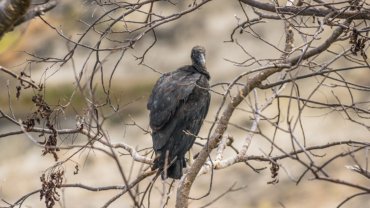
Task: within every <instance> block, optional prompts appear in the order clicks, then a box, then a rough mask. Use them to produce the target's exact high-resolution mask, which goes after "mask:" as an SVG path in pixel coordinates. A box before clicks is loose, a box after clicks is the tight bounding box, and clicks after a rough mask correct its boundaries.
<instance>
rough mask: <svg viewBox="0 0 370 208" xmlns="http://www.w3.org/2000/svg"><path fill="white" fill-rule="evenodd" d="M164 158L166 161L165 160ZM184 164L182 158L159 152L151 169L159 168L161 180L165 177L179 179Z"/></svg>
mask: <svg viewBox="0 0 370 208" xmlns="http://www.w3.org/2000/svg"><path fill="white" fill-rule="evenodd" d="M166 159H167V161H168V162H166ZM184 164H185V159H184V158H178V157H177V156H175V157H174V158H172V157H165V156H164V155H163V154H160V155H159V157H157V158H155V159H154V165H153V167H152V170H155V169H159V171H160V172H161V177H162V179H163V180H164V179H166V178H173V179H180V178H181V176H182V168H183V167H185V166H184Z"/></svg>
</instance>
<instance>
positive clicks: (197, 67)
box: [193, 62, 211, 79]
mask: <svg viewBox="0 0 370 208" xmlns="http://www.w3.org/2000/svg"><path fill="white" fill-rule="evenodd" d="M193 67H194V68H195V70H197V72H199V73H201V74H203V75H204V76H206V77H207V79H210V77H211V76H210V75H209V73H208V71H207V68H206V66H205V65H203V64H197V63H195V62H193Z"/></svg>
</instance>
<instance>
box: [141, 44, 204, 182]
mask: <svg viewBox="0 0 370 208" xmlns="http://www.w3.org/2000/svg"><path fill="white" fill-rule="evenodd" d="M205 56H206V54H205V49H204V48H203V47H201V46H195V47H194V48H193V49H192V51H191V60H192V65H187V66H183V67H181V68H179V69H177V70H175V71H172V72H169V73H166V74H163V75H162V76H161V77H160V78H159V80H158V81H157V83H156V84H155V86H154V88H153V91H152V94H151V95H150V97H149V101H148V105H147V108H148V110H150V127H151V128H152V140H153V149H154V151H155V155H156V157H155V159H154V165H153V167H152V169H153V170H155V169H159V171H161V172H162V179H165V178H167V177H169V178H173V179H180V178H181V176H182V169H183V168H184V167H186V161H185V154H186V152H187V151H188V150H189V149H190V148H191V147H192V146H193V143H194V141H195V137H196V136H197V134H198V133H199V130H200V127H201V126H202V123H203V120H204V118H205V117H206V115H207V112H208V107H209V102H210V98H211V96H210V93H209V91H208V89H209V84H208V80H209V79H210V76H209V73H208V72H207V69H206V61H205Z"/></svg>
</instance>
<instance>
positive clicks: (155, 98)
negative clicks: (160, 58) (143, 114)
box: [147, 69, 201, 131]
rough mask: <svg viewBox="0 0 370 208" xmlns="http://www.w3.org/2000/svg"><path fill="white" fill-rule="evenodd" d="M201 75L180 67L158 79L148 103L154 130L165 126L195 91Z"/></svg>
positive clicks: (151, 125)
mask: <svg viewBox="0 0 370 208" xmlns="http://www.w3.org/2000/svg"><path fill="white" fill-rule="evenodd" d="M200 76H201V75H200V74H189V72H187V71H184V70H180V69H179V70H176V71H174V72H171V73H167V74H164V75H163V76H162V77H161V78H160V79H159V80H158V81H157V83H156V84H155V86H154V88H153V91H152V94H151V96H150V98H149V101H148V105H147V108H148V109H149V110H150V127H151V128H152V129H153V130H154V131H155V130H159V129H161V128H162V127H164V126H165V125H166V124H167V122H168V121H169V120H170V119H171V118H172V117H173V115H174V114H175V112H176V110H177V109H178V108H179V106H180V105H181V103H183V102H185V101H186V100H187V98H188V97H189V95H190V94H191V92H192V91H193V89H194V87H195V86H196V81H197V80H198V79H199V77H200Z"/></svg>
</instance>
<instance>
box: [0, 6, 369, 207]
mask: <svg viewBox="0 0 370 208" xmlns="http://www.w3.org/2000/svg"><path fill="white" fill-rule="evenodd" d="M189 2H190V1H184V3H183V5H182V6H180V8H186V7H187V6H188V4H189ZM282 2H283V1H282ZM34 3H36V2H34ZM176 3H178V4H181V3H180V1H177V2H176ZM162 6H163V14H165V13H166V12H167V11H170V10H171V9H172V10H173V9H175V7H171V6H169V5H168V4H163V5H162ZM98 9H99V7H98V5H97V4H96V2H94V1H72V0H65V1H60V2H59V4H58V6H57V7H56V8H55V9H53V10H52V11H50V12H48V13H47V14H45V15H44V16H43V18H44V19H45V20H47V21H48V22H49V23H50V24H52V25H53V26H54V27H56V29H57V30H58V31H60V32H61V33H62V34H64V35H65V36H66V37H70V36H73V39H76V37H78V35H79V33H81V31H83V29H85V28H84V27H86V26H84V25H83V24H82V22H83V21H86V22H91V21H92V20H93V19H95V18H96V16H94V15H96V14H95V13H98ZM247 11H248V10H247ZM130 18H132V19H135V18H142V17H141V16H140V15H138V16H137V17H136V16H130ZM241 18H243V11H242V10H241V8H240V4H239V3H238V2H237V1H227V2H226V1H212V2H211V3H208V4H206V5H204V6H202V7H201V8H200V9H198V10H196V11H194V12H193V13H192V14H189V15H186V16H183V17H182V18H180V19H179V20H177V21H174V22H170V23H168V24H165V25H164V26H163V27H160V29H158V30H156V36H157V42H156V44H155V45H154V47H153V48H151V50H150V51H149V52H148V53H147V54H146V56H145V60H144V63H145V65H147V66H150V67H151V68H153V69H155V70H156V71H159V72H161V73H165V72H168V71H172V70H175V69H177V68H178V67H180V66H183V65H186V64H190V58H189V56H190V50H191V48H192V47H193V46H195V45H203V46H204V47H205V48H206V50H207V68H208V70H209V72H210V74H211V84H215V83H219V82H230V81H231V80H233V79H234V77H236V76H238V75H239V74H241V73H243V72H245V71H247V70H250V68H248V67H238V66H236V65H235V64H234V63H232V62H231V61H229V60H232V61H235V62H243V61H244V60H246V59H248V56H247V55H246V54H245V53H244V51H243V50H242V49H241V48H240V47H239V46H238V45H237V44H236V43H235V42H228V41H229V40H230V34H231V32H232V30H233V29H234V28H235V27H236V26H237V25H238V23H239V22H240V21H241V20H240V19H241ZM254 29H255V31H256V32H257V33H258V34H259V35H260V36H261V38H263V39H265V40H268V41H270V42H272V43H274V44H275V45H276V46H278V47H279V48H281V49H282V48H284V41H285V37H284V25H283V23H282V22H278V21H270V22H268V21H267V22H265V23H264V24H262V25H258V26H256V27H255V28H254ZM236 38H237V41H238V43H240V44H242V45H243V46H244V47H245V48H247V49H248V52H249V53H251V55H252V56H254V57H256V58H258V59H274V58H279V57H280V54H279V53H277V52H276V51H275V50H272V49H271V47H270V46H269V45H268V44H265V43H263V42H261V41H257V40H256V39H255V38H253V37H251V36H250V35H248V34H236ZM84 41H85V42H86V43H89V41H91V42H92V43H93V42H94V41H96V37H94V36H92V37H91V38H86V39H84ZM91 42H90V43H91ZM152 42H153V36H150V35H148V37H147V38H145V39H143V41H140V42H139V43H138V44H137V45H136V46H135V48H134V49H132V50H128V51H127V53H126V54H125V56H124V58H123V59H122V61H121V62H120V63H119V65H118V68H117V71H116V72H115V74H114V77H113V82H112V94H113V96H114V97H115V98H116V100H115V101H116V102H117V103H119V104H120V106H121V110H120V111H119V113H117V114H115V115H113V116H111V118H110V119H109V120H108V121H107V122H106V123H105V129H106V130H107V131H108V134H109V137H110V139H111V140H112V142H122V141H124V142H125V143H128V144H130V145H132V146H133V147H136V148H138V149H142V148H148V147H151V137H150V135H149V134H145V132H143V131H142V130H140V129H139V128H138V127H137V126H135V125H130V124H132V123H133V122H135V123H137V124H138V125H140V126H141V127H143V128H145V129H148V111H147V110H146V102H147V99H148V96H149V95H150V92H151V88H152V87H153V85H154V83H155V81H156V80H157V79H158V78H159V77H160V74H159V73H157V72H155V70H152V69H150V68H149V67H147V66H145V65H143V64H139V63H140V60H138V59H137V57H140V56H141V55H142V54H143V53H144V51H145V49H146V48H147V47H148V46H149V45H150V44H151V43H152ZM341 44H342V45H339V44H337V45H335V46H333V50H338V51H340V50H341V47H342V46H344V47H346V46H348V44H347V45H346V43H341ZM69 48H70V44H68V43H66V41H65V40H64V39H63V38H62V37H61V36H60V35H58V34H57V32H56V31H55V30H53V29H52V28H51V27H49V26H48V25H47V24H45V23H44V21H42V20H41V19H39V18H35V19H33V20H32V21H29V22H27V23H24V24H22V25H21V26H19V27H17V28H15V30H14V31H12V32H10V33H8V34H7V35H6V36H5V37H3V38H2V40H1V41H0V65H1V66H4V67H7V68H8V69H10V70H12V71H14V72H17V73H20V72H21V71H24V70H27V72H29V73H30V75H32V79H34V80H35V81H36V82H42V83H45V84H46V91H45V92H44V96H45V100H46V101H47V102H48V103H49V104H50V105H51V106H56V105H58V104H65V103H67V102H68V101H69V98H70V96H71V94H72V93H73V90H74V88H75V81H76V79H75V73H76V72H75V70H74V69H76V68H77V69H81V68H83V65H84V64H85V61H86V59H87V57H88V56H89V52H88V50H85V49H78V50H76V54H75V55H74V58H73V64H72V63H71V62H69V63H68V64H65V65H62V64H61V63H52V59H50V60H43V61H44V63H41V62H40V63H37V62H32V63H31V64H30V62H28V61H29V60H40V59H38V58H37V57H33V56H31V55H29V54H33V55H37V56H39V57H58V58H62V57H64V56H65V55H66V53H67V51H68V49H69ZM107 55H110V56H111V57H110V58H109V59H108V63H105V64H106V65H105V66H106V70H107V74H109V71H111V70H113V66H114V64H115V61H117V59H119V54H107ZM323 59H325V56H324V58H323ZM110 60H111V62H112V63H109V61H110ZM45 61H46V62H47V61H50V62H48V63H45ZM336 64H337V65H338V66H346V65H348V63H346V62H345V61H338V62H337V63H336ZM73 65H74V66H73ZM109 66H110V67H109ZM89 67H92V65H91V63H87V64H86V68H89ZM347 76H348V79H350V80H354V81H356V83H360V84H363V85H369V84H370V81H369V79H368V77H369V76H370V71H369V70H368V71H367V72H364V71H361V73H357V72H351V73H348V74H347ZM244 81H245V80H244ZM299 83H300V86H301V95H302V97H304V95H307V94H309V93H310V92H311V90H312V89H313V87H315V86H316V85H315V84H317V82H316V81H313V80H306V81H301V82H299ZM17 85H18V82H17V81H16V80H14V79H12V78H11V77H9V76H8V75H6V74H4V73H0V89H1V92H2V93H1V95H0V108H1V109H2V110H3V111H4V112H7V113H11V112H14V116H15V117H16V118H18V119H22V120H24V119H26V118H27V116H30V113H31V112H33V111H34V110H35V106H34V104H33V103H32V101H31V100H32V96H33V95H34V94H35V92H34V91H33V90H31V89H26V90H22V91H21V96H20V98H19V99H16V98H15V91H16V88H15V87H16V86H17ZM97 90H101V89H99V87H98V89H97ZM217 90H218V91H219V92H223V91H222V88H220V89H216V91H217ZM7 92H10V93H11V94H10V95H9V96H8V93H7ZM259 94H260V96H261V100H263V99H264V98H266V97H268V93H265V92H263V91H261V92H259ZM329 94H330V90H328V91H326V90H322V91H321V92H320V93H318V94H317V95H315V96H317V97H315V98H317V99H319V100H326V99H328V100H330V99H333V98H332V97H330V96H329ZM343 95H344V96H345V94H343ZM358 96H359V97H360V98H361V99H363V101H369V94H368V93H367V94H366V93H364V94H363V95H358ZM220 101H221V96H219V95H217V94H212V101H211V107H210V111H209V113H208V117H207V121H206V122H205V123H204V125H203V128H202V131H201V133H200V135H201V136H203V137H206V136H207V133H208V130H209V128H210V124H211V122H212V121H213V120H214V116H215V113H216V110H217V109H218V107H219V104H220ZM71 103H72V104H71V107H69V108H67V109H65V111H63V112H61V115H60V116H59V120H58V121H57V123H58V127H61V128H75V127H76V125H75V124H76V117H77V116H78V115H79V116H81V115H82V114H83V112H84V107H85V105H86V101H85V100H84V99H83V98H82V97H79V95H78V94H77V95H76V96H74V97H73V99H72V100H71ZM9 104H10V105H11V106H12V109H10V108H9ZM281 105H283V106H285V107H283V108H286V105H287V103H285V102H284V101H282V103H281ZM246 106H248V104H247V103H246V104H245V106H244V107H246ZM275 112H276V110H275V108H271V109H270V110H267V113H266V115H273V114H274V113H275ZM295 112H296V110H293V111H292V113H293V114H294V113H295ZM302 118H303V123H304V126H305V129H306V132H305V136H306V138H307V144H308V145H318V144H325V143H328V142H332V141H341V140H349V139H354V140H357V141H369V130H367V129H366V128H364V127H361V126H358V125H355V124H354V123H352V122H350V121H348V120H346V119H343V115H341V114H340V113H336V112H331V113H329V111H328V110H319V109H317V110H313V109H307V110H306V111H305V112H304V114H303V116H302ZM250 120H251V115H250V114H248V113H236V114H235V115H234V116H233V119H232V122H233V123H236V124H238V125H240V126H242V127H245V128H249V127H250V124H251V121H250ZM261 128H263V130H264V131H265V132H266V133H267V134H269V133H272V132H273V128H272V127H271V126H270V125H268V124H263V123H262V124H261ZM12 130H19V128H17V127H16V126H14V125H11V124H10V123H9V122H6V121H5V120H4V119H0V134H2V133H6V132H10V131H12ZM227 133H228V134H230V135H231V136H233V138H234V139H235V144H236V146H237V144H241V143H242V142H243V138H244V137H245V136H246V132H244V131H242V130H240V129H238V128H236V127H233V126H230V127H229V129H228V130H227ZM33 135H35V136H37V134H33ZM279 136H280V137H279ZM277 138H278V140H277V143H278V144H279V145H281V146H282V147H286V148H287V150H289V148H290V142H291V140H290V138H288V136H287V135H284V134H281V135H278V136H277ZM82 139H83V137H81V138H80V137H79V136H63V135H61V136H60V141H59V144H63V143H73V144H78V143H79V141H81V140H82ZM269 148H270V146H269V144H268V142H266V141H265V140H264V139H262V138H260V137H258V136H257V137H255V138H254V140H253V141H252V144H251V147H250V148H249V150H248V153H249V154H250V155H264V154H266V153H268V151H269ZM338 148H339V149H341V150H343V148H348V149H350V147H343V146H341V147H338ZM199 150H200V148H199V147H194V148H193V150H192V151H193V153H196V152H197V151H199ZM331 150H332V151H334V152H335V151H336V150H337V148H333V149H331ZM334 152H325V151H316V152H315V153H316V154H318V155H325V156H326V157H329V158H330V156H332V155H333V154H334ZM73 153H74V151H72V150H65V151H64V150H63V151H61V152H60V153H58V156H59V158H60V160H63V159H66V158H68V157H69V156H71V154H73ZM41 154H42V151H41V149H40V148H39V147H37V146H36V145H35V144H33V143H32V142H31V141H30V140H29V139H28V138H27V137H26V136H25V135H14V136H9V137H5V138H0V199H2V200H4V201H0V207H2V206H6V202H5V201H7V202H10V203H12V202H14V201H16V200H18V199H19V198H20V197H21V196H23V195H24V194H27V193H29V192H31V191H34V190H37V189H39V188H40V187H41V182H40V176H41V174H42V173H44V172H45V170H47V169H48V168H49V167H51V166H53V165H54V164H55V161H54V158H53V157H52V155H46V156H41ZM122 154H123V152H122ZM225 155H226V156H231V155H233V153H232V151H229V150H227V151H226V153H225ZM358 156H359V157H360V158H365V155H358ZM318 161H320V159H318ZM121 163H122V165H123V166H124V167H125V168H126V169H125V171H126V172H127V174H129V172H130V171H129V170H130V167H132V166H135V167H134V169H133V170H134V171H133V173H132V174H130V179H133V178H135V171H137V170H138V169H139V168H140V164H138V163H133V162H132V160H131V159H130V157H127V156H126V157H125V156H122V161H121ZM281 163H282V165H283V166H284V167H285V168H286V170H285V171H284V170H280V172H279V183H277V184H267V182H268V181H271V173H270V171H269V166H268V164H265V163H258V162H251V164H252V165H253V166H255V167H256V168H263V167H267V169H265V170H263V171H261V172H260V173H256V172H254V171H253V170H252V169H251V168H249V167H248V166H246V165H245V164H243V163H240V164H236V165H233V166H231V167H229V168H227V169H223V170H217V171H214V179H213V183H212V192H211V194H210V196H208V197H206V198H204V199H201V200H194V201H192V202H191V204H190V207H201V206H202V205H205V204H207V203H208V202H210V201H212V200H214V199H215V198H217V197H218V196H219V195H220V194H222V193H224V192H225V191H226V190H228V189H229V188H230V187H231V186H232V185H233V184H234V185H235V186H234V188H238V187H244V186H245V188H244V189H242V190H239V191H236V192H231V193H228V194H226V195H225V196H224V197H222V198H220V199H219V200H217V202H216V203H214V204H212V205H211V206H210V207H226V206H233V207H235V208H236V207H241V208H249V207H251V208H252V207H253V208H273V207H287V208H291V207H302V208H311V207H336V206H337V205H338V204H339V203H340V202H341V201H342V200H344V199H345V198H346V197H348V196H350V195H352V194H355V193H357V192H358V190H355V189H351V188H349V187H346V186H341V185H334V184H331V183H326V182H322V181H315V180H310V178H311V177H312V176H310V175H308V176H307V177H305V178H304V179H303V180H302V181H301V182H300V183H299V184H298V185H296V183H295V182H294V181H292V180H291V179H292V178H294V179H297V178H298V177H299V176H300V175H301V173H302V172H303V171H305V169H304V167H302V166H301V165H298V164H297V163H295V162H294V161H291V160H289V159H287V160H283V161H281ZM76 164H78V165H79V173H78V174H74V173H73V171H74V170H75V168H74V167H75V165H76ZM353 164H354V162H353V161H352V160H351V159H350V158H344V159H340V160H337V161H336V162H334V163H333V164H331V165H330V167H328V169H329V170H331V172H332V173H335V175H334V176H335V177H337V178H342V179H345V180H348V181H350V182H354V183H357V184H361V185H364V186H367V187H369V186H370V183H369V180H367V179H366V178H365V177H362V176H360V175H356V174H355V173H353V172H351V171H349V170H348V169H346V168H345V166H346V165H353ZM64 170H65V173H66V174H65V176H66V179H65V183H82V184H85V185H89V186H108V185H122V183H123V182H122V180H121V178H120V176H119V173H118V170H117V167H116V165H115V163H114V161H113V160H111V158H109V157H107V156H106V155H105V154H103V153H101V152H99V151H93V150H84V151H82V152H80V153H78V156H75V157H74V158H73V161H71V162H68V163H66V164H65V166H64ZM150 179H151V178H148V179H146V180H145V184H147V183H148V182H149V181H150ZM145 184H144V185H142V187H141V188H142V189H145V186H146V185H145ZM158 184H160V182H158ZM209 185H210V174H206V175H202V176H199V178H198V179H197V180H196V183H195V185H194V186H193V189H192V192H191V197H195V198H196V197H199V196H202V195H204V194H206V193H207V191H208V188H209ZM159 186H160V185H159ZM175 190H176V189H174V190H173V193H170V194H171V195H170V196H171V199H170V202H169V206H168V207H172V206H173V204H174V199H175V197H176V193H175ZM117 193H118V192H116V191H107V192H90V191H86V190H82V189H78V188H75V189H74V188H70V189H65V190H64V191H63V193H61V195H63V197H61V204H63V207H101V206H103V205H104V203H105V202H106V201H108V200H109V199H110V198H111V197H113V196H114V195H115V194H117ZM153 196H154V197H152V200H153V202H152V207H157V206H159V205H158V204H159V198H160V197H158V196H160V190H159V188H157V189H154V190H153ZM130 205H131V201H130V199H129V198H128V196H124V197H121V198H120V199H119V200H117V201H116V202H115V203H113V204H112V206H111V207H130ZM23 206H24V207H43V206H44V204H43V202H42V201H40V199H39V195H38V194H36V195H33V196H32V197H30V198H29V199H28V200H26V201H25V202H24V204H23ZM60 206H61V205H60V204H57V205H56V207H60ZM369 206H370V197H369V196H368V195H364V196H361V197H358V198H356V199H354V200H352V201H350V202H349V203H347V204H346V205H345V206H343V207H352V208H356V207H358V208H362V207H369Z"/></svg>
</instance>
